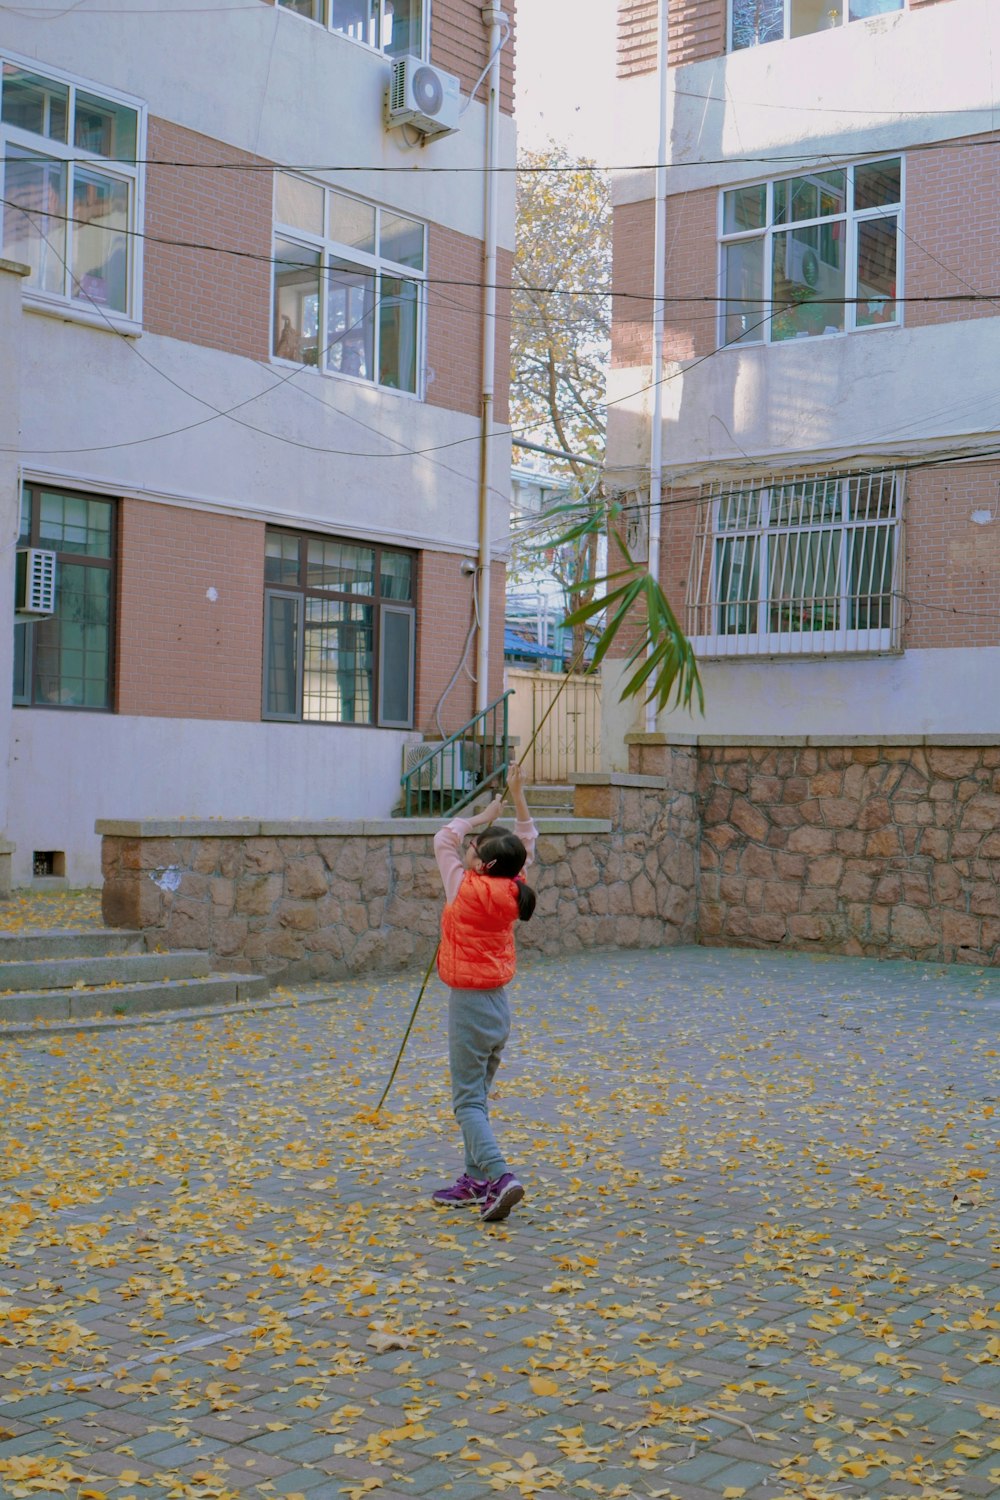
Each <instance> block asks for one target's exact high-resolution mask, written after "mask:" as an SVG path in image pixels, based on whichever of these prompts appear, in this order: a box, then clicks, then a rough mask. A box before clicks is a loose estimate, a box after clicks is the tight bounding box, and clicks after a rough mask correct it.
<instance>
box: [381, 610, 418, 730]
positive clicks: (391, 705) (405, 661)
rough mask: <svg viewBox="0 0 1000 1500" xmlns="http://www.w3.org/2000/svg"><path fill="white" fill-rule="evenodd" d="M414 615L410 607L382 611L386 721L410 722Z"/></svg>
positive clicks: (383, 720) (383, 707)
mask: <svg viewBox="0 0 1000 1500" xmlns="http://www.w3.org/2000/svg"><path fill="white" fill-rule="evenodd" d="M412 638H413V616H412V615H411V614H410V613H409V611H408V610H400V609H387V610H384V611H383V613H382V652H381V657H382V659H381V679H380V690H381V696H382V707H381V716H382V723H383V724H409V722H410V716H411V708H410V696H411V695H410V663H411V658H412V650H411V645H410V643H411V641H412Z"/></svg>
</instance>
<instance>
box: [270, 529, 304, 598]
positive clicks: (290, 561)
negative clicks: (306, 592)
mask: <svg viewBox="0 0 1000 1500" xmlns="http://www.w3.org/2000/svg"><path fill="white" fill-rule="evenodd" d="M264 582H265V583H272V584H284V585H285V586H286V587H287V586H288V585H292V586H294V585H296V584H297V583H298V582H299V539H298V537H297V536H282V534H281V532H278V531H269V532H268V533H267V535H266V536H265V538H264Z"/></svg>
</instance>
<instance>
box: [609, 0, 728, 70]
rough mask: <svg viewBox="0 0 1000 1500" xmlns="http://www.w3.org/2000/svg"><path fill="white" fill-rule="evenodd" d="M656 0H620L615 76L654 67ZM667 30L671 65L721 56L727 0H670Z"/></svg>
mask: <svg viewBox="0 0 1000 1500" xmlns="http://www.w3.org/2000/svg"><path fill="white" fill-rule="evenodd" d="M657 13H658V4H657V0H621V3H620V4H619V6H618V77H619V78H631V77H634V76H636V75H637V74H640V73H652V72H655V70H656V51H657V28H658V15H657ZM668 19H669V25H668V30H667V50H668V53H669V60H670V66H671V67H672V68H681V67H683V66H684V65H685V64H686V63H693V62H702V61H703V60H704V59H706V58H710V57H721V56H722V55H723V54H724V53H725V50H726V0H672V3H671V5H670V11H669V18H668Z"/></svg>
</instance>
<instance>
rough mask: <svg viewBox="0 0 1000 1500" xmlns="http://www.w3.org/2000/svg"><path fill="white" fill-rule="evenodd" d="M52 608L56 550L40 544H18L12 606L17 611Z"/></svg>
mask: <svg viewBox="0 0 1000 1500" xmlns="http://www.w3.org/2000/svg"><path fill="white" fill-rule="evenodd" d="M55 608H56V554H55V553H54V552H46V551H44V550H43V549H42V548H41V547H19V548H18V550H17V572H16V584H15V593H14V610H15V613H17V614H19V615H51V614H54V613H55Z"/></svg>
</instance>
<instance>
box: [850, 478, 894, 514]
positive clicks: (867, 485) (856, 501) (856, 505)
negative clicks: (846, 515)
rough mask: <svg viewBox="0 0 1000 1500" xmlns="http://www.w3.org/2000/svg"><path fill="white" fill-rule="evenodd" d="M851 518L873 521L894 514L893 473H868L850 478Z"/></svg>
mask: <svg viewBox="0 0 1000 1500" xmlns="http://www.w3.org/2000/svg"><path fill="white" fill-rule="evenodd" d="M848 493H849V496H850V506H851V520H852V521H874V520H881V519H884V518H890V519H895V516H896V476H895V474H868V475H865V476H864V477H858V478H855V479H852V480H850V482H849V484H848Z"/></svg>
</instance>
